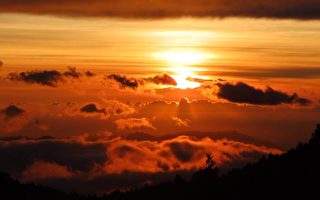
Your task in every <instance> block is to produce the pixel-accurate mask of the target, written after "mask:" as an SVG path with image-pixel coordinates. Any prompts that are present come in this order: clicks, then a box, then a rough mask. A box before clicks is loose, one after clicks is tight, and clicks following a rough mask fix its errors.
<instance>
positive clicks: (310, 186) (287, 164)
mask: <svg viewBox="0 0 320 200" xmlns="http://www.w3.org/2000/svg"><path fill="white" fill-rule="evenodd" d="M319 161H320V125H318V126H317V128H316V130H315V131H314V133H313V134H312V137H311V139H310V140H309V142H308V143H305V144H302V143H300V144H299V145H298V146H297V147H296V148H294V149H291V150H290V151H288V152H287V153H284V154H282V155H272V154H270V155H268V156H264V157H262V158H261V159H260V160H259V161H258V162H256V163H254V164H248V165H247V166H245V167H244V168H242V169H236V170H232V171H230V172H229V173H227V174H224V175H219V173H218V172H219V169H218V168H217V166H216V165H215V162H214V155H213V156H212V155H211V154H208V155H207V161H206V163H204V167H203V168H201V169H199V170H198V171H197V172H195V174H194V175H193V177H192V179H191V180H189V181H187V180H184V179H183V178H182V177H181V176H180V175H178V174H177V175H176V177H175V179H174V180H173V181H169V182H164V183H161V184H157V185H151V186H147V185H146V186H145V187H144V188H140V189H132V190H130V191H126V192H121V191H119V190H116V191H114V192H112V193H111V194H109V195H105V196H100V197H96V196H80V195H77V194H68V193H64V192H61V191H58V190H54V189H50V188H47V187H42V186H37V185H34V184H32V183H28V184H21V183H19V182H18V181H16V180H13V179H12V178H11V177H10V176H9V175H7V174H4V173H2V174H0V188H1V190H0V195H1V197H3V198H1V199H27V200H29V199H30V200H31V199H32V200H38V199H48V200H51V199H59V200H64V199H68V200H69V199H70V200H73V199H79V200H82V199H83V200H90V199H101V200H120V199H121V200H126V199H128V200H135V199H139V200H140V199H152V200H158V199H159V200H160V199H161V200H163V199H219V200H220V199H223V200H224V199H226V200H230V199H231V200H232V199H249V200H251V199H255V200H256V199H259V200H261V199H262V200H265V199H303V200H306V199H307V200H308V199H320V193H319V191H318V188H319V180H320V179H319V178H320V162H319Z"/></svg>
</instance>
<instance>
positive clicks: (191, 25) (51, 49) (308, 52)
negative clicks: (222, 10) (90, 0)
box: [0, 14, 320, 146]
mask: <svg viewBox="0 0 320 200" xmlns="http://www.w3.org/2000/svg"><path fill="white" fill-rule="evenodd" d="M319 23H320V22H319V21H295V20H267V19H255V20H253V19H248V18H227V19H221V20H218V19H210V18H181V19H159V20H158V19H153V20H147V19H144V20H131V19H114V18H84V17H82V18H71V17H53V16H37V15H25V14H1V15H0V29H1V32H0V36H1V37H0V44H1V45H0V51H1V61H2V62H3V66H2V67H1V71H0V73H1V75H2V77H3V79H2V80H0V81H1V85H0V88H1V90H0V93H1V96H2V97H3V98H1V100H0V104H1V106H2V107H5V106H7V105H8V104H20V105H21V107H25V109H26V108H27V107H30V108H28V109H29V110H30V111H28V112H30V113H32V115H34V116H33V118H41V117H40V116H37V114H34V112H37V113H38V115H44V116H42V117H44V118H46V117H48V116H46V115H47V114H45V113H47V112H48V110H50V109H53V108H50V106H51V105H52V104H55V103H56V104H62V105H64V104H67V103H68V102H69V103H70V102H71V103H72V105H73V104H74V105H76V106H74V108H73V109H74V110H77V109H79V107H81V106H82V105H84V104H86V103H87V104H88V103H97V104H99V103H101V102H104V101H108V100H115V101H119V102H122V103H125V104H129V106H130V107H135V105H134V104H137V103H140V104H148V103H150V102H153V101H157V100H162V101H174V102H179V100H180V99H181V98H183V97H187V98H189V99H190V100H191V101H197V100H207V101H210V102H211V103H213V104H214V103H215V102H224V103H227V104H228V101H225V100H223V99H219V98H217V96H215V95H214V91H213V90H209V91H207V90H206V89H205V88H206V85H210V84H211V83H210V80H218V79H225V80H227V81H230V82H232V83H236V82H239V81H241V82H244V83H246V84H248V85H251V86H253V87H256V88H261V89H264V88H266V87H267V86H270V87H272V88H273V89H275V90H278V91H281V92H284V93H287V94H288V95H291V94H293V93H297V94H298V95H299V96H300V97H303V98H307V99H309V100H310V101H312V104H310V105H309V106H307V107H299V106H298V107H297V105H287V106H286V105H284V104H282V105H278V106H265V105H261V106H262V107H264V108H263V109H267V110H270V111H267V112H271V111H272V110H273V111H272V112H275V113H274V114H272V112H271V114H270V115H271V116H266V112H265V111H263V112H262V111H259V109H261V108H260V107H261V106H260V105H254V106H253V107H254V108H253V109H254V110H258V111H255V114H249V115H248V114H245V111H238V110H234V109H233V108H232V106H229V105H227V104H226V105H225V106H224V107H225V108H224V109H226V110H225V111H219V112H222V113H223V115H222V116H223V117H224V119H223V117H219V118H221V119H219V120H218V121H221V123H217V124H216V125H215V126H214V127H212V126H211V124H208V123H207V122H204V121H205V120H204V119H206V117H205V116H206V115H207V114H203V112H202V111H197V110H194V111H192V112H194V113H198V114H192V115H199V117H198V118H196V119H194V120H195V121H197V122H194V124H193V126H191V125H190V126H191V127H190V126H188V129H190V130H198V129H199V130H200V129H201V130H217V131H219V130H238V129H239V131H243V132H246V133H247V134H250V135H253V136H257V137H259V138H263V139H266V140H269V141H273V142H274V143H277V144H280V145H283V146H288V145H292V144H294V143H296V142H298V141H299V140H303V139H305V138H307V136H305V135H301V136H297V137H295V138H294V139H292V138H290V139H288V138H287V136H285V135H286V134H284V135H281V136H279V135H277V134H278V133H279V132H282V131H283V130H282V128H281V127H278V126H279V125H278V123H276V122H274V124H275V125H274V126H271V127H270V130H269V129H267V130H264V131H262V132H263V133H258V132H261V131H259V130H258V129H259V126H257V127H255V125H249V124H250V120H251V119H253V118H254V119H259V118H261V120H262V121H263V120H265V121H264V122H265V123H266V124H269V123H271V124H273V123H272V122H267V121H269V120H271V119H273V120H275V119H277V120H280V121H281V120H286V119H284V116H282V114H281V113H280V112H283V111H279V113H278V112H277V110H281V109H285V110H286V111H285V113H291V112H293V113H298V114H294V115H293V119H290V120H293V121H294V120H309V121H308V124H310V128H311V127H312V126H311V124H313V123H314V122H315V121H316V120H318V119H317V117H315V115H316V114H312V113H317V112H318V111H316V109H317V106H318V101H319V98H318V96H319V93H318V88H319V77H320V69H319V66H320V57H319V56H318V55H319V53H320V50H319V46H320V38H319V31H320V30H319V27H320V26H319ZM67 66H75V67H76V69H77V70H78V71H79V72H81V73H84V72H85V71H87V70H89V71H91V72H93V73H94V74H95V75H96V76H94V77H92V78H91V77H82V78H81V81H78V80H69V79H68V78H66V80H64V81H61V82H59V83H58V87H47V86H45V85H42V86H41V85H39V84H26V83H23V82H21V81H20V82H19V81H9V80H8V78H6V76H7V75H8V74H9V73H11V72H14V73H19V72H23V71H25V72H28V71H32V70H38V71H41V70H42V71H43V70H57V71H60V72H63V71H66V70H67ZM112 73H113V74H119V75H122V76H127V77H128V78H135V79H136V78H137V79H139V78H140V79H144V80H145V81H144V82H145V83H144V84H143V85H142V84H140V85H139V87H137V89H136V88H135V89H134V90H131V89H130V88H129V89H128V88H124V89H123V88H119V86H117V85H114V83H112V81H111V80H108V79H106V76H107V75H108V74H112ZM162 74H168V75H169V76H171V77H172V78H173V79H175V81H176V83H177V85H176V86H170V85H165V84H158V83H157V84H154V83H152V82H150V78H148V77H153V76H160V75H162ZM146 80H149V82H148V81H146ZM200 80H201V81H200ZM203 81H206V82H203ZM229 100H230V99H229ZM238 103H239V102H238ZM231 104H232V103H231ZM249 104H250V103H249ZM207 106H208V105H207ZM238 106H242V105H241V104H238ZM102 107H103V106H102ZM209 107H210V106H209ZM212 107H214V105H213V106H212ZM63 109H65V108H59V110H57V111H54V112H52V113H55V112H57V115H61V116H66V117H70V116H74V115H68V114H66V115H64V114H63V113H66V112H67V113H69V111H65V110H63ZM139 109H140V107H139ZM139 109H138V110H139ZM208 109H209V110H210V108H208ZM301 109H302V110H301ZM133 110H135V112H133V114H131V115H133V116H134V115H136V116H135V117H136V118H144V117H147V116H146V115H145V114H142V113H139V111H136V110H137V108H133ZM297 110H301V111H297ZM70 112H71V111H70ZM72 112H74V111H72ZM150 112H153V111H152V110H151V111H150ZM229 112H231V113H233V114H232V115H229V114H227V113H229ZM41 113H43V114H41ZM236 113H239V114H236ZM301 113H303V114H301ZM30 115H31V114H30ZM156 115H157V114H154V115H153V116H152V115H150V116H148V118H146V119H147V120H151V121H152V120H153V121H157V120H156V119H154V117H156ZM208 115H209V116H210V117H211V118H212V119H214V118H217V116H216V113H215V112H211V113H210V112H209V113H208ZM247 115H248V116H247ZM273 115H274V116H273ZM244 116H246V117H244ZM302 116H303V117H302ZM93 117H94V116H93ZM122 117H124V118H126V117H127V116H126V115H124V116H122ZM172 117H176V114H172V116H170V118H172ZM230 117H231V118H232V120H233V121H234V125H231V126H230V127H229V126H228V125H227V124H228V123H229V121H228V120H229V118H230ZM247 118H248V119H247ZM178 119H180V118H178ZM52 120H53V119H52ZM98 120H101V119H100V118H98ZM188 120H190V119H188ZM242 120H244V121H246V122H245V123H242V124H241V125H239V123H240V121H242ZM53 121H54V120H53ZM58 121H59V120H58ZM160 121H161V120H158V121H157V123H158V122H159V123H160ZM185 123H186V122H185ZM190 124H192V123H190ZM244 124H245V125H244ZM59 126H60V125H59ZM150 126H151V125H150ZM266 126H268V125H266ZM152 127H153V128H151V129H150V130H146V131H147V132H152V133H155V134H157V135H165V134H168V132H170V133H176V132H181V131H183V130H188V129H187V128H186V129H181V127H171V128H170V126H169V125H165V126H161V125H160V127H161V128H159V127H154V126H152ZM140 128H141V127H140ZM100 129H101V130H104V131H106V130H109V131H110V130H113V129H114V128H112V127H108V126H102V127H101V128H100ZM135 129H136V130H139V128H135ZM292 129H295V128H292ZM292 129H290V131H291V130H292ZM58 130H59V132H61V133H58V135H60V136H63V135H64V133H65V132H67V131H64V130H63V128H62V127H61V128H60V129H58ZM136 130H130V128H129V130H126V132H128V133H129V132H133V131H136ZM21 131H22V132H21ZM46 131H47V132H48V133H47V132H46ZM46 131H43V130H42V133H37V131H34V132H33V134H35V135H39V134H40V135H41V134H49V133H50V134H51V133H53V132H54V131H50V128H48V129H47V130H46ZM74 131H75V132H76V130H74ZM88 131H90V130H88ZM113 131H115V130H113ZM118 131H119V130H118ZM122 131H123V130H122ZM271 131H272V132H273V133H270V135H266V134H267V133H268V132H271ZM301 131H302V129H301V130H298V131H296V133H295V134H296V135H299V133H300V132H301ZM27 132H28V131H27ZM29 132H30V131H29ZM40 132H41V131H40ZM81 132H83V131H81ZM120 132H121V130H120ZM21 133H23V128H21V130H20V132H19V134H21ZM7 134H9V133H7ZM7 134H5V135H7ZM10 134H12V133H10ZM17 134H18V133H17ZM55 134H56V133H55Z"/></svg>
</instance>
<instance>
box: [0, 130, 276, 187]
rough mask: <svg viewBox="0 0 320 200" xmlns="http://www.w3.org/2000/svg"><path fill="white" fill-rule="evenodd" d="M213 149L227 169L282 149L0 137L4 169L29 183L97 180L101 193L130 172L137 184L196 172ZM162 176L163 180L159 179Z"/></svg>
mask: <svg viewBox="0 0 320 200" xmlns="http://www.w3.org/2000/svg"><path fill="white" fill-rule="evenodd" d="M65 152H68V153H65ZM208 152H212V153H213V154H214V156H215V159H216V161H217V163H218V165H219V166H220V167H222V168H230V167H236V166H239V165H243V164H244V163H247V162H250V161H253V160H256V159H259V158H260V157H261V156H262V155H264V154H268V153H269V152H272V153H281V151H279V150H277V149H272V148H267V147H262V146H255V145H251V144H245V143H241V142H236V141H232V140H225V139H223V140H216V141H215V140H212V139H210V138H202V139H196V138H191V137H188V136H178V137H175V138H171V139H165V140H161V141H148V140H143V141H137V140H128V139H123V138H120V137H114V136H112V135H111V134H99V135H94V136H90V135H85V136H83V137H79V138H70V139H41V140H39V139H38V140H32V139H29V140H26V139H21V140H16V141H14V140H13V141H0V157H1V158H2V159H1V160H0V170H2V171H6V172H10V173H11V174H14V175H15V176H17V177H20V178H21V179H22V180H24V181H36V182H40V183H47V184H48V185H50V186H54V187H62V189H66V188H64V186H65V187H70V183H71V182H72V187H73V189H74V190H75V191H79V189H80V188H81V187H82V186H83V185H82V184H84V183H86V184H87V187H88V188H90V187H89V185H90V184H93V182H98V183H95V184H99V185H101V184H102V185H103V187H104V188H101V186H99V185H94V186H95V187H92V188H96V191H94V192H101V190H102V191H108V190H110V189H113V188H117V187H124V186H128V184H129V183H128V181H125V180H122V182H113V181H114V179H115V178H116V179H119V178H121V177H127V174H128V173H131V174H132V176H137V177H136V178H137V179H138V180H139V182H135V183H130V184H135V185H136V184H139V183H141V184H143V183H146V182H150V181H156V180H157V179H158V180H163V178H164V177H165V176H164V174H167V175H168V174H171V177H173V176H174V174H175V173H177V172H179V171H190V172H191V171H193V170H195V169H198V168H199V167H202V166H203V165H204V159H205V155H206V153H208ZM13 158H15V159H13ZM159 174H162V178H161V177H157V178H156V179H154V177H155V176H159ZM106 177H109V178H106ZM110 177H113V178H110ZM152 177H153V178H152ZM167 178H168V177H167ZM98 180H100V181H98ZM102 180H103V181H102ZM119 184H120V185H119ZM131 186H132V185H131ZM97 190H98V191H97ZM99 190H100V191H99Z"/></svg>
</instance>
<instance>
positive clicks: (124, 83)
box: [107, 74, 141, 89]
mask: <svg viewBox="0 0 320 200" xmlns="http://www.w3.org/2000/svg"><path fill="white" fill-rule="evenodd" d="M107 79H110V80H114V81H116V82H117V83H119V84H120V86H121V88H131V89H137V88H138V86H139V83H141V82H140V81H139V80H137V79H135V78H128V77H127V76H124V75H119V74H110V75H109V76H107Z"/></svg>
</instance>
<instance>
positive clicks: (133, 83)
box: [106, 74, 177, 90]
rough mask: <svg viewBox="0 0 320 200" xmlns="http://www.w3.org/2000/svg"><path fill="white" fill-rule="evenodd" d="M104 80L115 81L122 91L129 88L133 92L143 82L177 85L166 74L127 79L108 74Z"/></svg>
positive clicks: (122, 76)
mask: <svg viewBox="0 0 320 200" xmlns="http://www.w3.org/2000/svg"><path fill="white" fill-rule="evenodd" d="M106 79H109V80H114V81H116V82H117V83H118V84H119V85H120V87H121V88H122V89H124V88H131V89H134V90H135V89H137V88H138V87H139V86H141V85H144V84H145V82H149V83H154V84H157V85H173V86H176V85H177V82H176V81H175V80H174V79H173V78H172V77H171V76H169V75H168V74H162V75H156V76H151V77H147V78H135V77H127V76H126V75H119V74H110V75H108V76H106Z"/></svg>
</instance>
